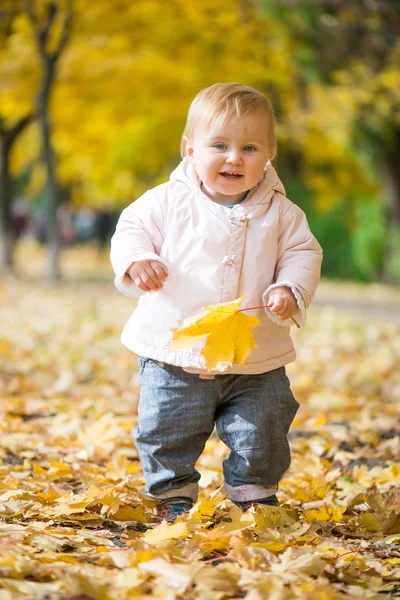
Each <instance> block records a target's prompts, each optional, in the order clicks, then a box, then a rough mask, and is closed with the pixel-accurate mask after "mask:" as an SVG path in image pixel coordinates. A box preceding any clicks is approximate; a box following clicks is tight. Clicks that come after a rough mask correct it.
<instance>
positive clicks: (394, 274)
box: [381, 129, 400, 284]
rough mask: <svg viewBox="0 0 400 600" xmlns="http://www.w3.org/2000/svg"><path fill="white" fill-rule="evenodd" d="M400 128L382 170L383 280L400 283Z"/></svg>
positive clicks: (384, 154)
mask: <svg viewBox="0 0 400 600" xmlns="http://www.w3.org/2000/svg"><path fill="white" fill-rule="evenodd" d="M399 156H400V129H396V130H395V132H394V138H393V142H392V144H391V145H390V146H389V147H387V148H385V150H384V152H383V155H382V161H381V172H382V180H383V184H384V190H385V198H386V236H385V257H384V268H383V273H382V281H383V282H385V283H392V284H393V283H400V169H399Z"/></svg>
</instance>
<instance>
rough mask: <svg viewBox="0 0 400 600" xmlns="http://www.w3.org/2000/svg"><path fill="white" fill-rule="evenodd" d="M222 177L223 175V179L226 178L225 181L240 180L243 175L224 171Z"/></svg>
mask: <svg viewBox="0 0 400 600" xmlns="http://www.w3.org/2000/svg"><path fill="white" fill-rule="evenodd" d="M220 175H222V177H224V178H225V179H240V178H241V177H243V175H241V174H240V173H235V172H233V171H232V172H231V171H222V172H221V173H220Z"/></svg>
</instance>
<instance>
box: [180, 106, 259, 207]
mask: <svg viewBox="0 0 400 600" xmlns="http://www.w3.org/2000/svg"><path fill="white" fill-rule="evenodd" d="M267 133H268V120H267V117H266V116H265V115H263V114H261V113H260V114H259V115H254V116H248V117H242V118H240V119H238V118H237V117H235V118H232V119H229V120H228V121H227V122H226V123H224V124H220V123H218V120H215V121H213V122H212V123H211V125H210V126H209V127H206V125H205V124H204V123H201V122H200V123H199V124H198V125H197V127H196V130H195V131H194V134H193V138H192V139H190V140H189V139H188V138H187V137H185V140H186V153H187V155H188V156H189V159H190V161H191V162H192V164H193V165H194V167H195V168H196V171H197V173H198V175H199V177H200V179H201V181H202V182H203V189H204V191H205V192H206V194H207V195H208V196H209V197H210V198H212V199H213V200H215V201H216V202H218V203H220V204H227V205H228V204H234V203H236V202H239V200H241V199H242V198H243V196H244V195H245V193H246V192H247V191H248V190H249V189H251V188H252V187H254V186H255V185H256V184H257V183H258V182H259V181H260V179H261V177H262V175H263V171H264V167H265V164H266V163H267V162H268V160H269V147H268V136H267Z"/></svg>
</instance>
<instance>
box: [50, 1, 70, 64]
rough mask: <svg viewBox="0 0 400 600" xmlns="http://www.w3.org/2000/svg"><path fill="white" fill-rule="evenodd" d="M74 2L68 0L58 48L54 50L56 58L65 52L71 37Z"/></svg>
mask: <svg viewBox="0 0 400 600" xmlns="http://www.w3.org/2000/svg"><path fill="white" fill-rule="evenodd" d="M73 4H74V0H68V2H67V7H66V9H65V17H64V23H63V28H62V31H61V35H60V40H59V42H58V45H57V48H56V50H55V51H54V58H55V59H56V60H57V59H58V57H59V56H60V55H61V54H62V53H63V51H64V48H65V46H66V45H67V44H68V40H69V37H70V35H71V31H72V17H73Z"/></svg>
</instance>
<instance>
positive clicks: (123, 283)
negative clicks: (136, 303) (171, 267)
mask: <svg viewBox="0 0 400 600" xmlns="http://www.w3.org/2000/svg"><path fill="white" fill-rule="evenodd" d="M138 260H156V261H157V262H159V263H161V264H162V265H163V266H164V267H165V268H166V269H168V266H167V265H166V263H165V262H164V261H163V260H162V259H161V258H160V257H159V256H158V254H155V253H154V252H141V253H140V254H138V253H135V254H134V255H133V254H132V255H131V256H129V257H127V258H126V259H125V260H124V261H123V262H121V263H120V265H119V267H118V271H117V272H116V277H115V279H114V285H115V287H116V288H117V290H118V291H119V292H122V293H123V294H125V296H130V297H131V298H139V297H140V296H144V295H145V294H147V292H144V291H143V290H141V289H140V288H138V286H137V285H136V283H135V282H134V281H133V280H132V279H131V278H130V276H129V275H128V273H127V270H128V269H129V267H130V266H131V264H132V263H133V262H136V261H138Z"/></svg>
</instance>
